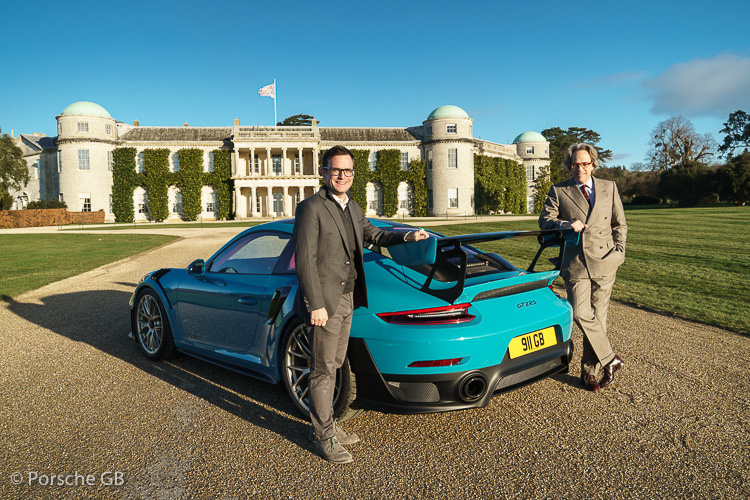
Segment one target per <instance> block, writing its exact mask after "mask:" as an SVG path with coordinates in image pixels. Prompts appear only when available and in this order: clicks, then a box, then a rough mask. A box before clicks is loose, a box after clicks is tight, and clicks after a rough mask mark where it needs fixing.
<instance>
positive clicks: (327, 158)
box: [323, 146, 354, 168]
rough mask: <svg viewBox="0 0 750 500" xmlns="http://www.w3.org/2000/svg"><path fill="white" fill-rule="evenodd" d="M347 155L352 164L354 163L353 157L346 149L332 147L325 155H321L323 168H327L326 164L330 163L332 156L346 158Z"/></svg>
mask: <svg viewBox="0 0 750 500" xmlns="http://www.w3.org/2000/svg"><path fill="white" fill-rule="evenodd" d="M346 155H348V156H349V158H351V159H352V163H354V155H353V154H352V152H351V151H349V150H348V149H346V148H345V147H344V146H333V147H332V148H331V149H329V150H328V151H326V153H325V154H324V155H323V168H327V167H328V162H329V161H331V158H333V157H334V156H346Z"/></svg>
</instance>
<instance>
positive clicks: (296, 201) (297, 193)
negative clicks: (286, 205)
mask: <svg viewBox="0 0 750 500" xmlns="http://www.w3.org/2000/svg"><path fill="white" fill-rule="evenodd" d="M299 197H300V194H299V191H297V192H296V193H294V206H295V207H296V206H297V205H299V202H300V199H299Z"/></svg>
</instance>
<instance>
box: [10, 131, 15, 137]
mask: <svg viewBox="0 0 750 500" xmlns="http://www.w3.org/2000/svg"><path fill="white" fill-rule="evenodd" d="M10 136H11V138H12V137H15V136H16V135H15V134H14V133H13V129H10Z"/></svg>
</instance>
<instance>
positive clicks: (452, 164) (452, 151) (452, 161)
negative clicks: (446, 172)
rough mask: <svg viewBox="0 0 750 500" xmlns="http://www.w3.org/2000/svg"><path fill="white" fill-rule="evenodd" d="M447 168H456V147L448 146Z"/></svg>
mask: <svg viewBox="0 0 750 500" xmlns="http://www.w3.org/2000/svg"><path fill="white" fill-rule="evenodd" d="M448 168H458V148H448Z"/></svg>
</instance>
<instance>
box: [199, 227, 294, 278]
mask: <svg viewBox="0 0 750 500" xmlns="http://www.w3.org/2000/svg"><path fill="white" fill-rule="evenodd" d="M290 239H291V235H288V234H283V233H251V234H248V235H247V236H245V237H243V238H240V239H239V240H237V241H235V242H234V244H233V245H231V246H230V247H229V248H227V249H225V250H224V251H223V252H222V253H221V254H219V255H218V256H217V257H216V258H215V259H214V260H213V261H212V262H211V267H210V269H209V270H208V271H209V272H212V273H228V274H271V271H273V268H274V267H276V263H277V261H278V260H279V256H281V253H282V252H283V251H284V248H286V246H287V244H288V243H289V240H290Z"/></svg>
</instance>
